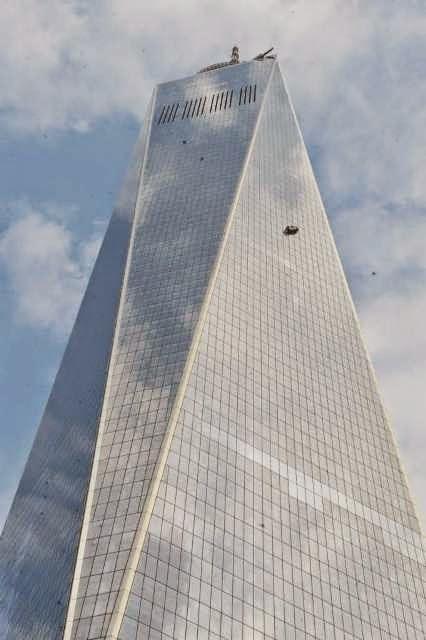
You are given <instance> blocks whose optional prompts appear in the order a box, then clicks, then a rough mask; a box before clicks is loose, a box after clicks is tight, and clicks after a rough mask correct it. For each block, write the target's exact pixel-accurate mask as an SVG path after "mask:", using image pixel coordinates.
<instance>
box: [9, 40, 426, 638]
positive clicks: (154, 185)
mask: <svg viewBox="0 0 426 640" xmlns="http://www.w3.org/2000/svg"><path fill="white" fill-rule="evenodd" d="M0 554H1V560H0V569H1V577H0V585H1V613H0V636H1V638H7V639H8V640H24V639H25V640H26V639H28V638H31V639H34V640H57V639H62V638H64V639H66V640H78V639H80V640H88V639H93V640H95V639H98V640H100V639H108V640H142V639H149V640H154V639H155V640H163V639H164V640H166V639H169V640H170V639H179V640H180V639H182V640H183V639H186V638H188V639H194V640H195V639H198V640H201V639H203V640H204V639H206V640H207V639H209V640H210V639H211V640H219V639H222V638H224V639H229V640H230V639H232V640H234V639H235V640H237V639H244V640H246V639H250V640H261V639H264V638H266V639H271V640H272V639H280V640H282V639H286V640H290V639H291V640H292V639H311V640H313V639H324V640H329V639H335V640H340V639H344V640H347V639H349V638H350V639H352V638H354V639H360V640H365V639H367V638H368V639H370V638H371V639H376V638H377V639H380V640H385V639H386V640H387V639H398V640H400V639H407V638H409V639H411V638H412V639H414V640H423V639H424V637H425V621H424V612H425V599H424V598H425V592H424V589H425V587H424V584H425V583H424V549H423V547H422V538H421V531H420V527H419V523H418V519H417V517H416V513H415V510H414V506H413V503H412V499H411V497H410V494H409V491H408V488H407V483H406V479H405V476H404V474H403V471H402V469H401V463H400V460H399V457H398V451H397V447H396V444H395V442H394V439H393V436H392V433H391V430H390V428H389V426H388V423H387V420H386V416H385V413H384V410H383V405H382V402H381V399H380V397H379V393H378V390H377V386H376V381H375V378H374V374H373V372H372V368H371V364H370V362H369V359H368V355H367V353H366V350H365V347H364V344H363V342H362V338H361V335H360V330H359V326H358V322H357V318H356V314H355V311H354V308H353V304H352V301H351V297H350V293H349V291H348V288H347V284H346V281H345V278H344V275H343V271H342V268H341V265H340V261H339V258H338V255H337V252H336V248H335V245H334V241H333V238H332V234H331V232H330V228H329V225H328V222H327V217H326V214H325V212H324V209H323V206H322V203H321V198H320V195H319V192H318V188H317V185H316V182H315V178H314V176H313V173H312V169H311V166H310V162H309V159H308V156H307V153H306V150H305V147H304V143H303V139H302V136H301V133H300V131H299V128H298V125H297V121H296V118H295V115H294V111H293V109H292V106H291V103H290V101H289V97H288V94H287V92H286V89H285V86H284V83H283V80H282V77H281V73H280V70H279V67H278V64H277V62H276V61H275V60H274V59H272V58H270V57H267V56H264V57H260V58H259V59H255V60H253V61H251V62H246V63H238V61H237V56H236V53H235V52H234V58H233V62H232V63H229V64H226V65H214V66H213V67H212V68H207V69H206V70H204V71H203V72H201V73H198V74H196V75H194V76H191V77H190V78H185V79H183V80H178V81H176V82H168V83H165V84H161V85H159V86H158V87H157V89H156V90H155V91H154V94H153V97H152V100H151V103H150V106H149V109H148V113H147V115H146V118H145V123H144V127H143V131H142V133H141V136H140V140H139V142H138V144H137V146H136V152H135V158H134V162H133V165H132V167H131V169H130V171H129V176H128V179H127V181H126V184H125V186H124V189H123V194H122V196H121V198H120V200H119V203H118V205H117V208H116V210H115V211H114V213H113V216H112V219H111V223H110V225H109V227H108V230H107V232H106V236H105V239H104V242H103V245H102V247H101V250H100V253H99V256H98V259H97V262H96V265H95V268H94V271H93V274H92V276H91V279H90V282H89V285H88V289H87V292H86V294H85V297H84V300H83V303H82V306H81V308H80V311H79V314H78V317H77V320H76V323H75V327H74V329H73V332H72V334H71V337H70V340H69V344H68V346H67V349H66V351H65V354H64V357H63V361H62V364H61V366H60V369H59V372H58V375H57V378H56V380H55V383H54V386H53V389H52V393H51V395H50V398H49V400H48V403H47V406H46V410H45V413H44V416H43V418H42V421H41V425H40V427H39V430H38V432H37V436H36V439H35V443H34V446H33V449H32V451H31V454H30V457H29V459H28V462H27V465H26V467H25V471H24V474H23V477H22V480H21V482H20V485H19V488H18V491H17V494H16V496H15V500H14V502H13V505H12V508H11V511H10V514H9V517H8V520H7V522H6V525H5V529H4V533H3V536H2V541H1V547H0Z"/></svg>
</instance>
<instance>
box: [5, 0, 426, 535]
mask: <svg viewBox="0 0 426 640" xmlns="http://www.w3.org/2000/svg"><path fill="white" fill-rule="evenodd" d="M234 44H236V45H238V46H239V47H240V54H241V58H242V59H250V58H252V57H253V56H255V55H256V54H257V53H259V52H261V51H264V50H266V49H269V48H270V47H271V46H274V47H275V52H276V53H277V55H278V59H279V61H280V65H281V69H282V71H283V74H284V76H285V78H286V81H287V84H288V88H289V90H290V93H291V96H292V100H293V103H294V106H295V109H296V112H297V115H298V118H299V122H300V125H301V128H302V132H303V134H304V137H305V141H306V144H307V147H308V152H309V154H310V157H311V160H312V164H313V167H314V171H315V174H316V176H317V180H318V183H319V187H320V190H321V193H322V196H323V199H324V203H325V206H326V209H327V212H328V215H329V218H330V222H331V226H332V229H333V231H334V235H335V239H336V243H337V247H338V250H339V253H340V255H341V258H342V261H343V265H344V269H345V272H346V275H347V278H348V281H349V285H350V288H351V291H352V294H353V298H354V301H355V305H356V308H357V310H358V314H359V317H360V320H361V325H362V330H363V335H364V337H365V340H366V343H367V346H368V349H369V351H370V354H371V357H372V361H373V364H374V367H375V370H376V373H377V377H378V383H379V387H380V390H381V392H382V395H383V398H384V403H385V406H386V409H387V412H388V415H389V418H390V420H391V424H392V426H393V429H394V432H395V436H396V439H397V442H398V444H399V446H400V452H401V457H402V461H403V465H404V468H405V470H406V472H407V475H408V479H409V483H410V486H411V489H412V493H413V495H414V498H415V500H416V503H417V506H418V510H419V513H420V515H421V518H422V519H423V523H424V522H425V516H424V514H425V513H426V492H425V487H426V465H425V464H424V460H425V459H426V428H425V416H426V331H425V330H424V326H425V318H426V286H425V272H426V180H425V178H424V168H423V165H424V160H425V148H426V110H425V104H426V84H425V82H424V69H425V68H426V5H425V2H424V0H404V1H403V2H402V1H400V0H357V1H356V0H321V1H318V0H281V1H279V0H263V1H262V2H259V0H244V2H243V1H242V0H233V2H232V3H231V2H229V1H224V0H215V2H211V1H205V0H181V1H180V2H170V1H166V0H156V2H141V1H140V0H102V2H101V1H100V0H91V1H85V0H67V1H66V2H57V0H22V1H21V2H16V1H15V0H3V3H2V20H1V22H0V168H1V171H0V416H1V421H0V527H1V525H2V522H3V521H4V519H5V517H6V515H7V512H8V509H9V507H10V503H11V500H12V498H13V495H14V492H15V490H16V487H17V484H18V481H19V477H20V475H21V473H22V470H23V466H24V464H25V460H26V458H27V456H28V453H29V450H30V447H31V444H32V440H33V438H34V435H35V432H36V429H37V425H38V422H39V420H40V417H41V414H42V411H43V408H44V405H45V403H46V401H47V397H48V394H49V391H50V388H51V385H52V382H53V379H54V376H55V373H56V370H57V368H58V366H59V362H60V358H61V356H62V353H63V350H64V348H65V344H66V340H67V337H68V335H69V332H70V328H71V326H72V323H73V319H74V317H75V314H76V312H77V309H78V305H79V303H80V301H81V297H82V294H83V291H84V288H85V285H86V282H87V279H88V277H89V275H90V271H91V267H92V265H93V261H94V259H95V257H96V252H97V249H98V247H99V243H100V240H101V238H102V234H103V232H104V230H105V227H106V224H107V221H108V219H109V216H110V214H111V211H112V208H113V205H114V201H115V198H116V197H117V195H118V191H119V187H120V183H121V181H122V179H123V176H124V173H125V170H126V166H127V163H128V162H129V159H130V155H131V151H132V147H133V144H134V143H135V141H136V137H137V134H138V130H139V128H140V126H141V123H142V122H143V118H144V112H145V109H146V106H147V102H148V99H149V96H150V94H151V92H152V89H153V87H154V85H155V84H156V83H158V82H163V81H167V80H173V79H175V78H178V77H183V76H186V75H191V74H192V73H194V72H196V71H197V70H198V69H199V68H201V67H203V66H206V65H207V64H211V63H213V62H217V61H223V60H226V59H228V57H229V55H230V51H231V48H232V46H233V45H234ZM373 272H374V274H375V275H373Z"/></svg>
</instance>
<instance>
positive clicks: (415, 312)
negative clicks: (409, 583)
mask: <svg viewBox="0 0 426 640" xmlns="http://www.w3.org/2000/svg"><path fill="white" fill-rule="evenodd" d="M360 315H361V321H362V324H363V327H364V333H365V337H366V342H367V345H368V347H369V350H370V353H371V355H372V358H373V361H374V363H375V365H376V370H377V374H378V377H379V383H380V387H381V390H382V393H383V397H384V401H385V405H386V407H387V410H388V414H389V416H390V419H391V423H392V424H393V425H394V428H395V433H396V437H397V440H398V442H399V444H400V448H401V454H402V460H403V465H404V467H405V469H406V470H407V473H408V477H409V480H410V485H411V486H412V489H413V492H414V495H415V496H417V503H418V507H419V510H420V511H421V512H422V514H421V515H422V519H423V522H424V524H425V525H426V509H425V501H424V486H425V470H424V459H425V446H426V422H425V416H426V395H425V388H426V333H425V330H424V319H425V317H426V292H425V290H424V287H419V286H416V287H413V288H410V289H408V290H405V291H403V292H400V293H395V292H392V291H390V292H388V293H385V294H383V295H381V296H379V297H377V298H375V299H373V300H371V301H370V304H368V305H365V307H361V314H360Z"/></svg>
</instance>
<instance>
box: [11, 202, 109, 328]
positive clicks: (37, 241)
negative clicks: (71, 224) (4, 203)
mask: <svg viewBox="0 0 426 640" xmlns="http://www.w3.org/2000/svg"><path fill="white" fill-rule="evenodd" d="M12 209H13V207H12ZM14 211H15V217H14V218H13V219H12V221H11V222H10V224H9V226H8V227H7V228H6V230H5V231H4V232H3V233H2V234H1V235H0V260H1V261H2V262H3V264H4V266H5V269H6V273H7V276H8V280H9V283H10V287H11V289H12V293H13V295H14V298H15V305H16V318H17V320H18V321H19V322H20V323H22V324H24V325H27V326H30V327H35V328H37V329H40V328H41V329H50V330H53V331H54V333H55V334H57V335H59V336H64V335H67V333H68V332H69V329H70V326H71V324H72V321H73V319H74V316H75V313H76V311H77V308H78V305H79V303H80V302H81V298H82V294H83V291H84V287H85V285H86V281H87V277H88V274H89V273H90V269H91V267H92V265H93V262H94V258H95V256H96V253H97V249H98V247H99V242H100V235H99V233H96V234H95V235H93V236H92V237H90V238H88V239H86V240H84V241H82V242H80V243H79V242H78V241H77V240H76V238H75V237H74V236H73V233H72V232H71V231H70V229H69V228H68V227H67V225H66V222H65V221H64V220H65V219H66V216H67V211H68V214H69V210H66V209H63V208H59V207H55V206H52V205H46V207H45V208H44V210H43V211H41V210H40V209H35V208H33V207H31V206H30V205H29V204H28V203H26V204H25V203H19V204H17V205H16V206H15V208H14Z"/></svg>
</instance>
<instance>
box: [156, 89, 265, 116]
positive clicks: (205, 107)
mask: <svg viewBox="0 0 426 640" xmlns="http://www.w3.org/2000/svg"><path fill="white" fill-rule="evenodd" d="M253 102H256V85H255V84H248V85H246V86H245V87H241V88H240V89H237V91H234V89H230V90H229V89H228V90H227V91H220V92H219V93H213V94H211V95H210V96H201V98H196V99H195V100H194V99H192V100H187V101H186V102H185V103H180V102H175V103H173V104H167V105H164V106H163V107H162V109H161V112H160V114H159V117H158V119H157V124H167V123H168V122H174V121H175V119H176V117H178V118H180V119H181V120H185V119H188V118H200V117H201V116H204V115H206V114H209V113H216V112H217V111H225V110H226V109H231V108H232V107H236V106H237V107H239V106H241V105H245V104H251V103H253Z"/></svg>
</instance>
